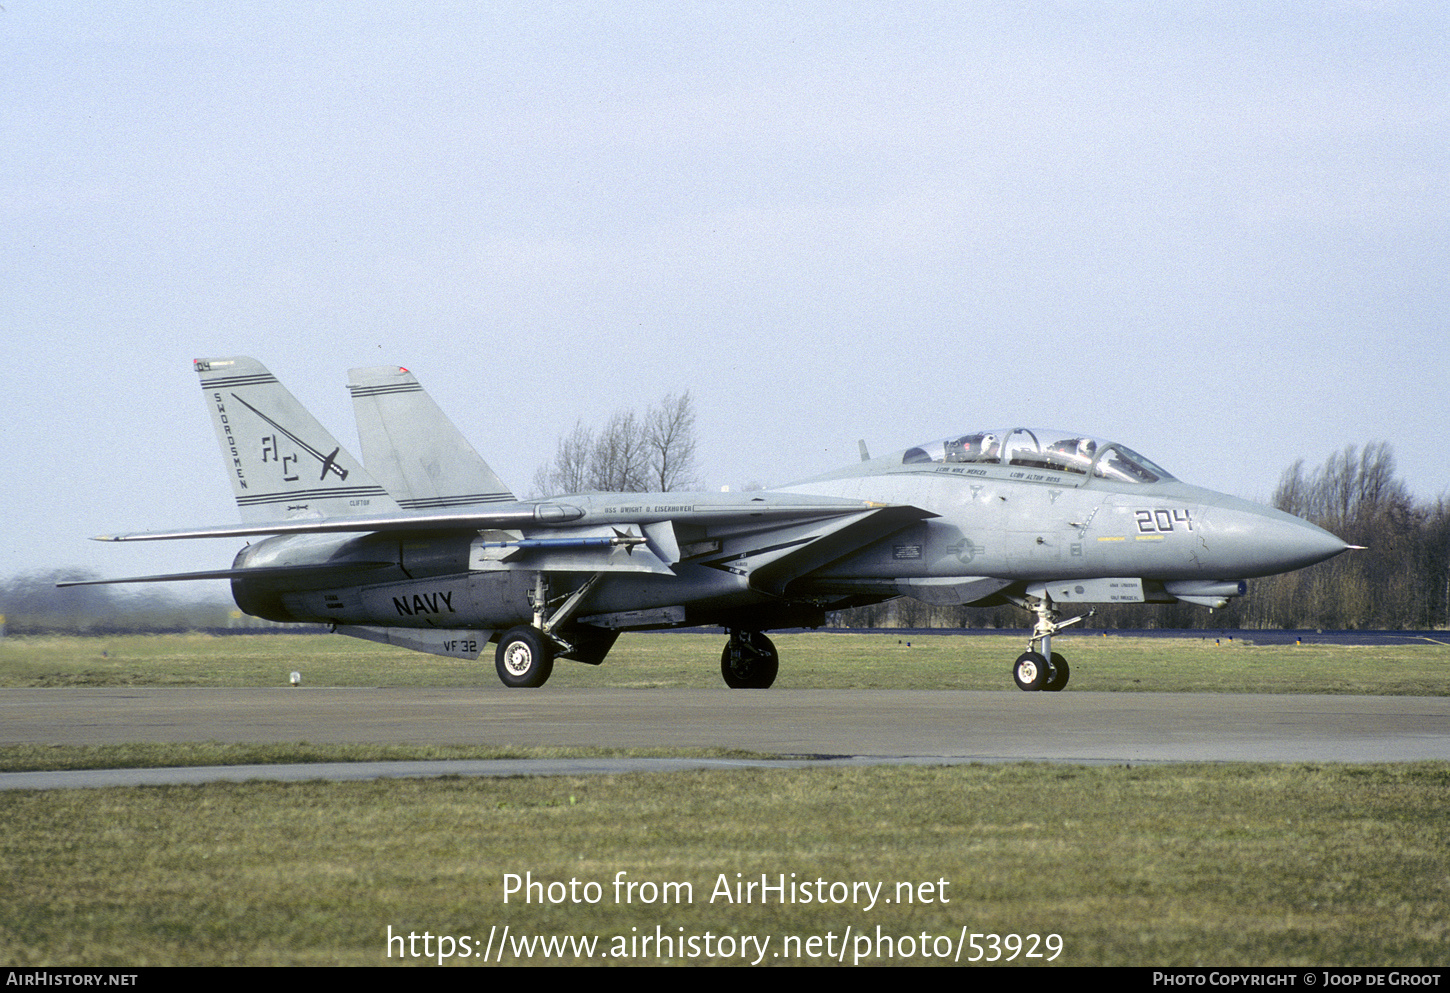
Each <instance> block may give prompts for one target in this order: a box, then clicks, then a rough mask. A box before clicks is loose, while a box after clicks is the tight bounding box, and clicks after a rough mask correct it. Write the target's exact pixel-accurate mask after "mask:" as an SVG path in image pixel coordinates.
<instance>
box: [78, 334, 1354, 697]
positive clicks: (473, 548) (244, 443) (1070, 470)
mask: <svg viewBox="0 0 1450 993" xmlns="http://www.w3.org/2000/svg"><path fill="white" fill-rule="evenodd" d="M195 366H196V372H197V373H198V375H199V376H200V378H201V387H202V392H203V394H204V396H205V398H206V404H207V407H208V409H209V410H210V411H211V416H212V422H213V424H214V425H215V427H216V433H217V439H218V441H219V442H220V444H221V448H222V454H223V459H224V461H225V465H226V471H227V476H228V478H229V479H230V480H231V484H232V490H233V493H234V494H235V496H236V500H237V506H238V507H239V508H240V510H241V515H242V519H243V523H242V524H241V525H240V526H224V527H211V528H201V529H197V530H188V531H172V532H148V533H139V534H123V535H115V536H108V537H106V538H103V539H101V540H107V541H143V540H158V539H168V538H205V537H227V538H243V537H244V538H249V539H260V540H256V541H253V542H252V543H250V544H248V545H247V546H246V547H245V548H243V549H242V550H241V551H240V552H239V553H237V556H236V559H235V561H234V562H233V563H232V567H231V568H229V569H221V570H215V571H208V572H194V573H183V574H178V575H167V576H145V577H137V578H134V579H124V580H106V581H104V582H155V581H170V580H183V579H228V580H230V581H231V584H232V593H233V596H234V597H235V598H236V602H237V605H238V606H239V607H241V609H242V610H244V611H246V612H247V613H249V614H253V615H255V616H257V617H265V618H270V619H272V620H276V621H310V622H320V623H324V624H328V625H331V626H332V629H333V630H334V631H336V632H337V633H339V634H345V635H350V636H352V637H356V638H366V639H368V640H371V641H379V642H384V643H387V644H392V645H398V646H401V647H404V648H410V649H414V650H417V651H422V652H432V653H434V654H438V655H446V656H451V657H454V658H461V659H476V658H478V656H479V655H480V654H482V653H483V652H484V651H486V650H487V648H488V646H489V645H490V644H491V643H496V644H497V648H496V649H495V651H494V657H495V664H496V666H497V669H498V675H499V678H500V679H502V680H503V682H504V683H505V684H506V685H508V686H518V687H525V686H542V685H543V684H544V682H545V681H546V680H547V679H548V678H549V674H550V672H551V671H552V669H553V665H554V660H555V659H557V658H564V659H573V660H576V661H579V662H583V663H586V664H589V665H598V664H599V663H601V662H603V661H604V658H605V656H606V655H607V654H608V652H609V649H610V648H611V647H612V646H613V644H614V642H615V639H616V638H618V637H619V634H620V632H621V631H631V630H647V629H652V628H655V629H657V628H670V627H679V626H695V625H719V626H721V627H723V628H725V629H726V630H727V631H728V633H729V640H728V642H727V643H726V645H725V648H724V651H723V653H722V656H721V660H720V670H721V673H722V675H723V676H724V678H725V682H726V683H727V684H728V685H730V686H731V687H736V688H751V687H754V688H763V687H767V686H770V685H771V683H772V682H773V681H774V680H775V676H776V671H777V668H778V666H779V657H778V655H777V654H776V650H775V646H774V645H773V644H772V643H771V641H770V639H769V638H767V637H766V635H765V633H764V632H766V631H769V630H772V629H777V628H785V627H817V626H819V625H821V624H822V623H823V622H824V621H825V617H826V614H827V613H828V612H829V611H832V610H839V609H842V608H846V607H853V606H858V605H862V604H869V603H878V602H880V601H883V600H888V599H891V598H893V597H898V596H910V597H915V598H917V599H919V600H923V601H925V602H928V603H933V604H967V605H974V606H988V605H993V604H1001V603H1012V604H1016V605H1018V606H1020V607H1023V608H1025V609H1026V610H1028V611H1030V612H1031V613H1032V614H1033V615H1035V618H1036V623H1035V626H1034V629H1033V632H1032V635H1031V637H1030V639H1029V641H1028V645H1027V648H1028V650H1027V651H1026V652H1024V653H1023V654H1022V655H1021V656H1020V657H1019V658H1018V659H1017V660H1016V662H1015V663H1014V665H1013V667H1012V674H1013V678H1014V679H1015V681H1016V683H1017V685H1018V686H1019V687H1021V688H1022V689H1024V690H1061V689H1062V688H1063V687H1064V686H1065V685H1066V684H1067V680H1068V665H1067V662H1066V661H1065V660H1064V659H1063V658H1062V656H1061V655H1059V654H1057V653H1055V652H1053V651H1052V637H1053V635H1054V634H1056V633H1057V632H1058V631H1060V630H1062V629H1063V628H1064V627H1066V626H1068V625H1070V624H1074V623H1076V622H1078V621H1080V620H1082V619H1083V616H1085V615H1079V616H1074V617H1071V618H1068V619H1064V618H1063V616H1062V612H1063V611H1062V608H1072V609H1076V608H1078V606H1079V605H1082V604H1098V603H1145V602H1146V603H1172V602H1174V601H1179V600H1182V601H1187V602H1190V603H1195V604H1202V605H1204V606H1209V607H1218V606H1223V605H1225V604H1227V602H1228V600H1229V598H1231V597H1235V596H1239V595H1242V594H1243V593H1244V592H1245V591H1246V588H1247V586H1246V582H1245V581H1246V580H1248V579H1252V578H1254V577H1256V576H1269V575H1274V574H1275V573H1281V572H1288V571H1290V570H1293V569H1300V568H1303V567H1304V566H1307V565H1312V564H1313V563H1315V562H1320V561H1323V560H1325V559H1328V558H1331V557H1332V556H1335V555H1338V554H1339V553H1340V552H1342V551H1344V550H1345V549H1346V548H1347V547H1349V546H1347V545H1346V544H1345V543H1344V542H1343V541H1341V540H1340V539H1339V538H1336V537H1335V536H1334V535H1332V534H1330V533H1328V532H1327V531H1324V530H1321V529H1320V528H1317V527H1315V526H1314V525H1312V524H1309V523H1307V522H1305V521H1302V520H1300V519H1298V518H1296V517H1291V516H1289V515H1288V514H1284V513H1280V512H1279V511H1277V510H1271V509H1269V508H1267V507H1262V506H1258V505H1256V504H1252V503H1249V502H1247V501H1244V500H1239V499H1236V498H1234V497H1230V496H1225V495H1224V494H1222V493H1215V492H1213V491H1212V490H1206V489H1203V488H1201V487H1197V486H1190V485H1188V484H1187V483H1182V482H1179V481H1178V480H1177V479H1175V478H1174V477H1173V476H1172V475H1170V474H1169V473H1168V472H1167V471H1166V470H1164V469H1162V468H1160V467H1159V466H1158V465H1156V464H1155V463H1153V462H1152V461H1150V460H1149V459H1147V458H1145V457H1143V456H1142V455H1139V454H1138V453H1137V452H1135V451H1133V450H1132V449H1129V448H1127V447H1125V446H1123V445H1121V444H1118V443H1116V442H1111V441H1105V440H1103V439H1101V438H1094V437H1089V436H1088V435H1084V434H1079V433H1076V432H1071V431H1054V430H1045V429H1041V428H1025V427H1007V428H999V429H993V430H986V431H974V432H971V433H968V434H959V435H954V436H952V437H949V438H946V439H943V440H941V441H936V442H932V443H930V444H925V445H918V446H915V447H912V448H908V449H905V450H904V451H899V452H895V453H893V454H891V455H887V456H883V457H881V458H876V459H867V457H866V453H865V451H864V446H863V451H862V461H861V462H859V463H857V464H854V465H851V466H848V467H846V468H843V469H840V470H837V471H836V472H832V473H828V474H826V475H824V476H819V477H816V478H814V479H808V480H805V481H803V482H799V483H795V484H792V485H790V486H783V487H780V488H778V489H774V490H767V491H761V492H752V493H741V494H734V493H679V492H673V493H578V494H571V495H567V496H555V497H547V498H543V499H529V500H520V499H518V498H517V497H516V496H515V495H514V494H513V493H511V492H510V491H509V489H508V487H507V486H505V485H504V483H503V482H502V481H501V480H500V479H499V478H498V477H497V476H496V475H494V473H493V470H492V469H490V468H489V467H488V465H487V463H485V462H484V460H483V459H482V458H481V457H480V456H479V455H478V453H477V452H476V451H474V449H473V448H472V446H470V445H469V444H468V442H467V441H466V440H464V438H463V436H462V435H461V434H459V432H458V430H457V429H456V428H455V427H454V426H453V425H452V424H451V423H449V421H448V419H447V418H446V417H445V416H444V414H443V413H442V411H441V410H439V409H438V407H437V405H436V404H434V403H433V401H432V400H431V399H430V398H429V397H428V395H427V394H426V393H424V392H423V388H422V387H421V386H420V385H419V384H418V381H417V379H415V378H414V377H413V376H412V374H411V373H409V372H408V371H407V370H405V369H400V368H397V367H394V366H390V367H383V368H372V369H355V370H353V371H352V373H351V376H350V382H349V389H350V390H351V392H352V397H353V403H354V407H355V410H356V414H357V423H358V434H359V438H360V440H361V444H362V451H363V458H364V460H365V462H366V464H367V468H366V469H364V468H363V466H362V465H361V464H359V463H358V462H357V461H356V460H355V459H354V458H353V457H352V456H351V455H349V454H348V453H347V452H346V451H345V450H344V449H343V448H342V446H341V445H339V444H338V443H337V441H335V440H334V439H333V438H332V436H331V435H330V434H329V433H328V432H327V431H326V430H325V429H323V427H322V426H321V425H319V424H318V423H317V421H316V420H314V419H313V417H312V416H311V415H310V414H309V413H308V412H307V411H306V410H305V409H303V407H302V406H301V405H300V404H299V403H298V402H297V401H296V399H295V398H293V396H292V394H291V393H289V392H288V391H287V390H286V388H285V387H283V386H282V384H281V383H279V382H278V381H277V380H276V379H275V378H274V377H273V376H272V374H271V373H269V372H268V371H267V370H266V369H265V368H264V367H263V366H262V365H261V364H260V363H258V362H257V361H256V360H254V359H249V358H228V359H206V360H202V359H199V360H197V361H196V363H195ZM66 585H75V584H66Z"/></svg>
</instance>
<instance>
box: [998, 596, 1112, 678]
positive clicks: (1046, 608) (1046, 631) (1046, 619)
mask: <svg viewBox="0 0 1450 993" xmlns="http://www.w3.org/2000/svg"><path fill="white" fill-rule="evenodd" d="M1016 603H1017V605H1018V606H1020V607H1024V608H1026V609H1027V610H1030V611H1032V612H1033V613H1034V614H1036V615H1037V624H1036V625H1035V626H1034V627H1033V629H1032V637H1031V638H1029V639H1027V651H1025V652H1023V653H1022V654H1021V655H1019V656H1017V661H1016V662H1014V663H1013V664H1012V681H1013V682H1015V683H1016V684H1017V688H1018V689H1019V690H1026V691H1028V692H1032V691H1035V690H1046V691H1047V692H1049V693H1057V692H1059V691H1061V690H1062V689H1063V688H1064V687H1065V686H1067V680H1068V677H1069V676H1070V675H1071V672H1070V670H1069V669H1068V665H1067V659H1065V658H1063V657H1062V656H1061V655H1059V654H1057V653H1056V652H1054V651H1053V650H1052V636H1053V635H1055V634H1056V633H1057V632H1059V631H1061V630H1062V629H1063V628H1065V627H1067V626H1069V625H1071V624H1076V623H1077V622H1078V621H1081V620H1085V619H1087V618H1089V617H1091V616H1092V615H1093V612H1092V611H1091V610H1090V611H1088V612H1087V613H1086V614H1081V615H1079V616H1077V617H1071V618H1068V619H1067V620H1065V621H1064V620H1061V619H1060V618H1061V616H1062V615H1060V614H1059V613H1058V612H1057V611H1056V610H1054V609H1053V607H1052V599H1051V598H1050V597H1046V596H1044V597H1042V598H1041V599H1037V598H1036V597H1024V598H1022V599H1019V600H1017V601H1016Z"/></svg>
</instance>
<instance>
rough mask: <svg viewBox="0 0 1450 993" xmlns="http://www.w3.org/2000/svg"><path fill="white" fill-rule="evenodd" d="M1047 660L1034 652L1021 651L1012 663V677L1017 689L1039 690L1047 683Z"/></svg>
mask: <svg viewBox="0 0 1450 993" xmlns="http://www.w3.org/2000/svg"><path fill="white" fill-rule="evenodd" d="M1049 674H1050V673H1049V668H1048V662H1047V660H1046V659H1045V658H1043V657H1042V656H1041V655H1038V654H1037V653H1036V652H1023V653H1022V654H1021V655H1019V656H1017V661H1016V662H1014V663H1012V679H1013V681H1014V682H1015V683H1016V684H1017V688H1018V689H1019V690H1028V691H1032V690H1040V689H1042V688H1043V686H1045V685H1046V684H1047V678H1048V676H1049Z"/></svg>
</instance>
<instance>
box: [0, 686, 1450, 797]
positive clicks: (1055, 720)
mask: <svg viewBox="0 0 1450 993" xmlns="http://www.w3.org/2000/svg"><path fill="white" fill-rule="evenodd" d="M185 741H219V742H288V741H308V742H313V743H406V744H418V745H427V744H478V745H535V746H564V747H590V748H595V747H597V748H715V747H723V748H731V749H742V750H746V751H752V752H760V753H766V754H772V755H789V756H800V757H802V758H804V759H806V760H807V761H811V760H814V761H835V762H841V761H843V760H846V759H848V758H849V759H851V760H852V761H855V762H871V763H873V764H874V763H880V762H923V761H941V762H953V763H955V762H972V761H1053V762H1094V763H1097V762H1128V763H1133V762H1188V761H1258V762H1300V761H1315V762H1403V761H1419V760H1450V697H1365V696H1321V695H1302V696H1300V695H1258V694H1199V693H1073V692H1070V691H1069V692H1066V693H1015V692H972V691H952V690H897V691H890V690H887V691H882V690H764V691H743V690H737V691H730V690H724V689H722V690H701V689H687V690H624V689H621V690H612V689H604V690H600V689H590V690H579V689H557V690H556V689H548V688H545V689H542V690H531V691H520V690H506V689H504V688H503V687H498V688H467V689H333V688H325V687H324V688H318V687H307V688H276V689H215V688H165V687H145V688H126V687H116V688H94V689H91V688H64V689H6V690H0V743H3V744H17V743H31V744H70V745H99V744H120V743H128V742H185ZM545 761H547V762H549V763H564V764H562V765H559V766H558V767H557V768H555V767H554V765H548V766H545V765H543V764H542V763H544V762H545ZM600 761H601V760H598V759H590V760H583V759H580V760H573V759H569V760H532V764H527V763H526V764H525V765H524V766H523V767H517V766H518V763H514V764H513V765H511V766H509V767H507V768H503V767H499V769H498V770H497V771H492V772H491V771H489V770H483V769H478V770H459V769H444V768H434V769H430V770H425V771H413V772H407V773H403V774H411V775H428V774H449V773H454V772H464V773H466V774H498V775H519V774H521V773H528V772H533V773H538V774H548V773H554V774H560V773H577V772H583V771H625V770H627V769H633V768H645V767H646V766H641V765H637V764H628V763H638V762H643V761H645V760H610V764H609V767H608V768H607V769H605V768H603V767H600V768H598V769H594V768H593V766H596V765H598V764H599V763H600ZM692 761H695V762H696V764H699V760H692ZM713 761H718V760H707V762H706V764H708V762H713ZM614 762H624V763H626V765H624V766H616V765H614V764H612V763H614ZM569 763H574V765H570V764H569ZM357 771H358V770H354V773H356V772H357ZM250 772H251V774H250V775H248V776H246V777H245V778H259V777H264V776H266V775H268V774H269V771H268V767H260V769H259V770H251V771H250ZM270 772H271V774H273V775H280V770H279V769H277V768H276V767H272V769H271V770H270ZM374 774H378V775H380V774H385V773H381V772H379V773H374ZM15 775H20V774H7V775H6V776H5V777H0V778H4V779H7V780H10V781H9V782H4V783H0V786H3V785H10V786H12V787H13V786H19V785H21V783H20V782H18V781H14V780H13V779H12V777H13V776H15ZM25 775H30V774H25ZM212 778H236V776H235V775H231V776H214V777H212ZM308 778H311V776H309V777H308ZM57 785H58V784H57Z"/></svg>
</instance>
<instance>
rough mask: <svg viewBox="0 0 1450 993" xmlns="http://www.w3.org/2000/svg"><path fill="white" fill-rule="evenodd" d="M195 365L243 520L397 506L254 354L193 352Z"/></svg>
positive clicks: (372, 512)
mask: <svg viewBox="0 0 1450 993" xmlns="http://www.w3.org/2000/svg"><path fill="white" fill-rule="evenodd" d="M195 366H196V372H197V375H198V376H199V377H200V378H201V389H202V393H203V395H204V396H205V397H206V402H207V408H208V409H209V410H210V411H211V419H212V426H213V427H215V428H216V433H217V441H218V442H219V443H220V444H221V448H222V458H223V460H224V462H225V464H226V469H227V477H228V478H229V479H230V480H231V483H232V493H233V495H235V496H236V499H237V507H238V508H239V509H240V510H241V514H242V520H243V522H245V523H248V524H252V523H262V522H267V521H279V520H288V519H292V518H308V517H323V518H326V517H350V516H357V515H368V516H376V515H378V514H387V513H396V512H397V511H398V510H399V505H398V503H397V501H395V500H394V499H393V498H392V497H391V496H389V495H388V493H387V491H386V490H384V489H383V487H381V486H379V485H378V484H377V482H376V481H374V479H373V478H372V477H371V476H370V475H368V473H367V471H366V470H364V469H363V467H362V466H361V465H359V464H358V462H357V460H356V459H354V458H353V457H352V456H351V455H349V454H348V453H347V452H346V451H345V450H344V449H343V447H342V446H341V445H339V444H338V443H337V441H336V439H334V438H333V437H332V435H331V434H329V433H328V432H327V429H326V428H324V427H323V426H322V425H321V424H319V423H317V419H316V418H314V417H313V416H312V415H311V414H309V413H308V412H307V410H306V408H304V407H303V406H302V405H301V404H300V403H298V402H297V400H296V398H295V397H293V396H292V394H291V393H290V392H288V390H287V388H286V387H285V386H283V385H282V384H281V383H279V382H278V381H277V378H276V377H275V376H273V375H272V374H271V373H270V372H268V371H267V369H266V367H265V366H263V365H262V364H261V363H260V362H258V361H257V360H256V359H251V358H246V357H244V356H238V357H235V358H227V359H197V360H196V362H195Z"/></svg>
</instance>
